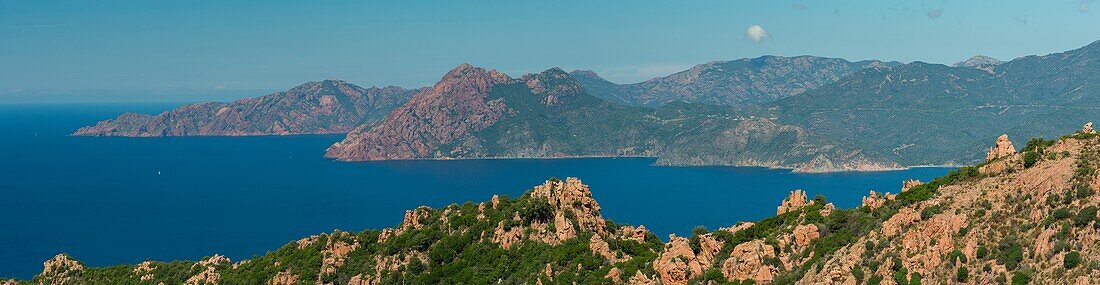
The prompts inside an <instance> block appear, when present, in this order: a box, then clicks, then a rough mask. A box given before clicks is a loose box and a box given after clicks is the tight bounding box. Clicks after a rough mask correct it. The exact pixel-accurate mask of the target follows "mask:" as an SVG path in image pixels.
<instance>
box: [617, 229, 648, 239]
mask: <svg viewBox="0 0 1100 285" xmlns="http://www.w3.org/2000/svg"><path fill="white" fill-rule="evenodd" d="M619 233H621V236H620V237H619V238H621V239H625V240H632V241H636V242H639V243H642V242H645V238H646V236H648V235H649V230H647V229H646V228H645V225H641V226H638V227H637V228H635V227H634V226H622V227H621V228H619Z"/></svg>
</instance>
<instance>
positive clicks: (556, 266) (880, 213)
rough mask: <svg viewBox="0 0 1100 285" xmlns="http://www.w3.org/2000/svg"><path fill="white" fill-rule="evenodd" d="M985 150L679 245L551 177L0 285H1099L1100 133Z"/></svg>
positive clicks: (703, 232) (47, 265) (51, 266)
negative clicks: (895, 184)
mask: <svg viewBox="0 0 1100 285" xmlns="http://www.w3.org/2000/svg"><path fill="white" fill-rule="evenodd" d="M492 74H493V73H492V72H491V71H484V70H477V69H475V68H472V67H463V68H460V69H457V70H456V72H452V75H455V76H457V77H465V76H475V77H481V78H482V79H486V80H490V81H478V82H482V83H486V84H485V85H474V86H463V87H456V88H457V89H449V91H448V90H438V89H439V88H436V89H437V90H438V91H448V92H451V91H453V92H460V93H462V92H472V93H466V94H476V93H477V92H480V91H478V90H483V89H479V88H483V87H485V86H487V85H488V84H489V83H493V82H497V83H498V84H504V85H505V86H508V84H518V83H516V82H515V81H512V80H508V79H507V78H504V77H494V76H493V75H492ZM552 74H553V73H552ZM485 75H488V76H487V77H482V76H485ZM494 78H495V79H494ZM493 80H496V81H493ZM529 80H533V79H528V81H527V82H530V81H529ZM539 80H540V81H541V80H542V79H539ZM520 81H523V80H520ZM508 82H512V83H508ZM437 87H439V86H437ZM494 88H505V87H494ZM540 90H544V91H545V89H540ZM551 92H552V91H551ZM490 93H492V92H490ZM526 95H531V94H526ZM541 98H543V99H545V98H549V97H541ZM561 99H562V100H563V101H564V100H565V99H564V98H561ZM490 101H492V100H490ZM540 102H545V101H540ZM559 102H560V101H559ZM496 108H501V107H496ZM489 109H493V108H489ZM490 113H491V112H490ZM501 114H503V113H501ZM985 154H986V155H987V157H988V160H987V161H985V162H983V163H981V164H980V165H977V166H968V167H962V168H959V169H956V170H954V171H952V172H950V173H949V174H947V175H945V176H942V177H939V178H936V179H934V180H932V181H926V182H921V181H915V180H908V181H904V182H901V183H899V184H900V185H899V186H900V187H899V188H900V189H899V191H898V192H897V193H896V194H891V193H876V192H875V191H873V190H872V191H870V192H869V193H868V194H867V196H864V197H863V199H862V201H861V203H860V205H859V206H857V207H854V208H850V209H840V208H837V207H835V206H834V205H833V203H831V202H830V201H829V200H827V198H826V197H824V196H821V195H818V196H815V197H812V198H810V197H807V195H806V193H805V192H802V191H800V190H795V191H791V192H790V194H789V195H788V196H787V197H786V198H784V199H782V201H777V203H776V204H777V205H778V206H777V207H776V215H775V216H771V217H767V218H764V219H762V220H758V221H744V222H738V223H735V224H732V225H730V226H729V227H724V228H719V229H707V228H704V227H698V228H695V229H694V230H693V231H692V234H691V235H690V236H687V237H680V236H676V235H675V234H673V235H670V236H669V237H668V238H667V241H666V240H662V239H661V238H659V237H657V236H656V235H654V234H653V233H652V232H650V231H648V230H647V229H646V228H645V226H640V225H639V226H635V225H626V224H618V223H615V222H613V221H611V220H609V219H607V218H605V216H604V215H603V213H602V208H601V206H600V204H599V203H598V202H597V201H596V200H595V199H594V198H593V194H592V193H593V191H599V189H591V188H590V187H589V186H588V185H585V184H584V183H583V182H582V181H581V180H580V179H577V178H567V179H565V180H560V179H557V178H550V179H548V180H546V181H545V182H543V183H541V184H538V185H536V186H534V187H533V188H532V189H530V190H527V191H526V192H525V193H524V194H522V195H520V196H518V197H507V196H493V197H492V198H491V199H489V200H488V201H485V202H481V203H473V202H466V203H463V204H451V205H448V206H446V207H443V208H439V209H432V208H429V207H425V206H422V207H419V208H416V209H412V210H408V211H406V212H405V213H404V220H403V222H401V223H400V224H399V225H397V226H395V227H392V228H386V229H382V230H364V231H360V232H347V231H339V230H337V231H333V232H331V233H324V234H318V235H313V236H309V237H304V238H301V239H299V240H296V241H291V242H289V243H287V244H286V245H284V246H282V247H280V248H278V249H274V250H272V251H269V252H267V253H265V254H263V255H259V256H255V257H253V258H251V259H245V260H240V261H236V262H234V261H232V260H230V259H229V258H227V257H225V256H221V255H216V254H215V255H211V256H208V257H205V258H202V259H201V260H199V261H186V260H181V261H171V262H162V261H144V262H141V263H138V264H126V265H113V266H109V267H89V266H87V265H85V264H84V263H82V262H80V261H78V260H77V259H75V258H74V257H72V256H70V255H68V254H64V253H62V254H58V255H56V256H55V257H54V258H52V259H50V260H48V261H46V262H44V263H43V270H42V272H41V273H40V274H38V275H36V276H34V277H33V279H31V280H14V279H11V280H0V284H5V285H21V284H277V285H287V284H353V285H367V284H664V285H686V284H1008V283H1009V282H1011V283H1012V284H1028V283H1029V282H1033V281H1034V283H1038V284H1081V285H1083V284H1096V283H1097V282H1098V281H1100V263H1098V262H1097V258H1100V246H1097V242H1100V216H1098V215H1097V212H1098V210H1097V209H1098V208H1097V207H1098V206H1100V195H1097V192H1096V190H1097V189H1100V174H1098V173H1097V171H1096V169H1098V167H1100V137H1098V136H1097V134H1096V133H1095V132H1094V131H1093V130H1092V129H1091V128H1090V127H1086V128H1084V129H1082V130H1081V131H1078V132H1076V133H1074V134H1071V135H1066V136H1062V137H1061V138H1060V139H1057V140H1031V141H1029V142H1028V143H1027V145H1025V146H1024V147H1023V148H1022V149H1021V151H1020V152H1016V151H1015V148H1014V147H1013V146H1012V142H1011V141H1010V140H1009V139H1008V138H1007V137H1002V138H1000V139H998V140H997V141H996V146H995V147H993V148H990V151H989V152H987V153H985ZM640 179H644V178H640ZM698 198H699V199H706V197H698ZM777 198H778V197H777ZM777 200H778V199H777ZM654 207H661V205H654Z"/></svg>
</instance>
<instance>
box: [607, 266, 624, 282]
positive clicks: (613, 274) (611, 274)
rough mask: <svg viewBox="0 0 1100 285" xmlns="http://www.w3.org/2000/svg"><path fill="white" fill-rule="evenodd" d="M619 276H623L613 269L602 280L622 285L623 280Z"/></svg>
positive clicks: (616, 268) (620, 272)
mask: <svg viewBox="0 0 1100 285" xmlns="http://www.w3.org/2000/svg"><path fill="white" fill-rule="evenodd" d="M621 275H623V271H622V270H620V269H619V268H618V267H615V268H611V270H608V271H607V275H604V278H607V279H608V280H611V283H614V284H622V283H623V278H622V277H621Z"/></svg>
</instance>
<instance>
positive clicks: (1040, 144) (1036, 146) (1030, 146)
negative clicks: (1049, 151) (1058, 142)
mask: <svg viewBox="0 0 1100 285" xmlns="http://www.w3.org/2000/svg"><path fill="white" fill-rule="evenodd" d="M1052 145H1054V140H1044V139H1043V138H1031V139H1029V140H1027V145H1024V148H1023V149H1021V150H1020V151H1021V152H1025V151H1035V152H1043V149H1045V148H1047V147H1050V146H1052Z"/></svg>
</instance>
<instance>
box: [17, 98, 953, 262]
mask: <svg viewBox="0 0 1100 285" xmlns="http://www.w3.org/2000/svg"><path fill="white" fill-rule="evenodd" d="M171 107H173V104H125V105H0V277H19V278H28V277H30V276H32V275H34V274H37V273H38V272H39V271H41V266H42V261H45V260H46V259H48V258H50V257H52V256H53V255H55V254H57V253H59V252H68V253H70V254H72V255H73V256H74V257H76V258H77V259H79V260H81V261H84V262H85V263H87V264H89V265H92V266H102V265H108V264H118V263H138V262H141V261H143V260H145V259H156V260H174V259H191V260H196V259H198V258H201V257H203V256H207V255H210V254H213V253H220V254H225V255H227V256H229V257H230V258H232V259H233V260H238V259H241V258H247V257H251V256H253V255H257V254H263V253H264V252H265V251H266V250H274V249H276V248H278V247H279V246H281V245H282V244H284V243H286V242H288V241H290V240H294V239H297V238H300V237H303V236H307V235H310V234H315V233H320V232H329V231H332V230H333V229H343V230H356V231H358V230H362V229H367V228H382V227H386V226H392V225H396V224H397V223H399V222H400V221H401V218H402V215H403V214H404V210H405V209H411V208H414V207H416V206H419V205H428V206H431V207H441V206H445V205H447V204H450V203H456V202H457V203H461V202H464V201H475V202H476V201H484V200H488V199H489V197H491V196H492V195H493V194H497V193H499V194H507V195H511V196H517V195H519V194H521V193H523V191H524V190H526V189H529V188H531V187H532V186H534V185H537V184H540V183H541V182H542V181H544V180H545V179H547V178H549V177H551V176H556V177H567V176H576V177H580V178H581V179H582V180H584V182H586V183H588V184H589V185H591V187H592V191H593V195H594V196H595V197H596V199H597V200H598V201H599V202H600V204H601V206H603V209H604V212H603V213H604V216H605V217H606V218H609V219H612V220H615V221H616V222H620V223H630V224H644V225H646V227H647V228H649V229H651V230H653V231H654V232H656V233H657V234H658V235H659V236H662V237H665V236H666V235H667V234H668V233H673V232H675V233H678V234H681V235H686V234H688V233H689V232H690V230H691V228H692V227H694V226H696V225H704V226H707V227H708V228H712V229H713V228H717V227H720V226H729V225H732V224H734V223H736V222H737V221H741V220H754V219H759V218H762V217H765V216H768V215H772V214H774V213H775V208H776V206H777V205H778V204H779V201H780V200H782V198H783V197H784V196H785V195H786V194H787V192H788V191H790V190H791V189H795V188H802V189H805V190H806V191H808V192H809V194H810V195H811V196H812V195H815V194H824V195H826V196H827V197H829V198H830V200H832V201H834V202H835V203H836V204H837V205H838V206H840V207H852V206H855V205H857V204H858V203H859V198H860V197H861V196H862V195H864V194H866V193H867V190H869V189H876V190H881V191H891V192H897V191H898V189H899V188H900V186H901V181H902V180H903V179H907V178H917V179H921V180H928V179H930V178H932V177H935V176H939V175H942V174H944V173H946V172H947V171H948V169H943V168H922V169H913V170H907V171H894V172H877V173H841V174H792V173H790V172H789V171H783V170H770V169H762V168H730V167H692V168H676V167H652V166H650V164H652V163H653V159H557V160H467V161H399V162H376V163H340V162H334V161H330V160H327V159H324V158H322V157H321V155H322V153H323V151H324V149H325V148H326V147H327V146H328V145H329V144H331V143H333V142H336V141H338V140H340V139H341V136H289V137H244V138H225V137H200V138H88V137H67V136H66V134H68V133H69V132H71V131H73V130H75V129H76V128H78V127H80V126H81V125H85V124H92V123H94V122H95V121H97V120H100V119H104V118H109V117H114V116H116V115H117V114H118V113H120V112H123V111H142V112H147V113H156V112H159V111H161V110H164V109H167V108H171Z"/></svg>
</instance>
